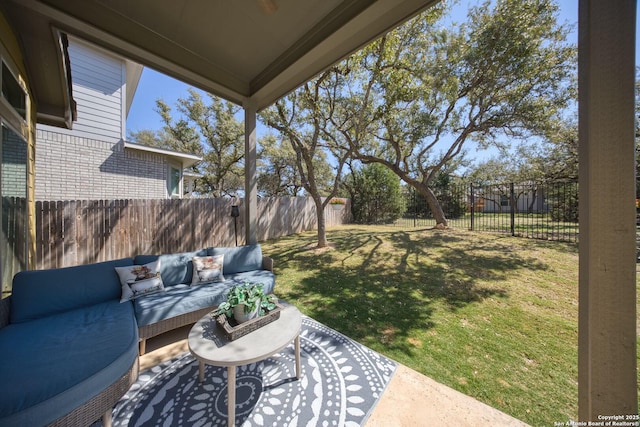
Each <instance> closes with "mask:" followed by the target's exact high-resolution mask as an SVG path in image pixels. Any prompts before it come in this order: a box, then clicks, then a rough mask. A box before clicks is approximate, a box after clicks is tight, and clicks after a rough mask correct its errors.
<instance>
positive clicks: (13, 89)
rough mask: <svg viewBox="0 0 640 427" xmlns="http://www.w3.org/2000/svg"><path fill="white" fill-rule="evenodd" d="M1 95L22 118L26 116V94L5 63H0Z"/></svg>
mask: <svg viewBox="0 0 640 427" xmlns="http://www.w3.org/2000/svg"><path fill="white" fill-rule="evenodd" d="M2 97H3V98H4V99H6V100H7V102H8V103H9V105H11V106H12V107H13V109H14V110H15V111H16V113H18V115H19V116H20V117H22V119H24V120H26V118H27V101H26V100H27V94H26V93H25V91H24V90H23V89H22V87H21V86H20V83H18V80H16V78H15V77H14V75H13V73H12V72H11V70H9V67H7V64H5V63H4V62H3V63H2Z"/></svg>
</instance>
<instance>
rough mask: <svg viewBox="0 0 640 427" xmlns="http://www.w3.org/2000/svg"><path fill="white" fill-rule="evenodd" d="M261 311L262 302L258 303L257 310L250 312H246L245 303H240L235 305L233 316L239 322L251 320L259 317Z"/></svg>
mask: <svg viewBox="0 0 640 427" xmlns="http://www.w3.org/2000/svg"><path fill="white" fill-rule="evenodd" d="M259 312H260V304H258V306H257V307H256V309H255V310H253V311H251V312H249V313H245V312H244V304H238V305H236V306H235V307H233V318H234V319H236V322H238V323H244V322H246V321H247V320H251V319H253V318H255V317H257V316H258V313H259Z"/></svg>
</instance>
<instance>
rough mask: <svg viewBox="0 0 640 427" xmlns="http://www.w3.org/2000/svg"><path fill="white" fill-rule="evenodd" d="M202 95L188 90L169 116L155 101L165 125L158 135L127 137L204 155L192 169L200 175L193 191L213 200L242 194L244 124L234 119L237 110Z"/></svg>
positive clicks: (141, 133) (146, 133)
mask: <svg viewBox="0 0 640 427" xmlns="http://www.w3.org/2000/svg"><path fill="white" fill-rule="evenodd" d="M205 97H206V99H208V101H209V102H208V103H206V102H205V100H204V99H203V96H202V95H200V93H199V92H197V91H195V90H194V89H189V96H188V97H187V98H179V99H178V101H177V106H176V109H177V110H178V113H180V116H179V117H178V118H175V119H174V117H173V116H172V110H171V107H169V106H168V105H167V104H166V103H165V102H164V101H162V100H160V99H159V100H157V101H156V107H157V109H156V111H157V112H158V114H160V116H161V118H162V121H163V123H164V126H163V128H162V129H161V130H160V131H158V132H153V131H149V130H143V131H139V132H132V133H131V134H130V135H129V137H130V138H131V139H132V140H134V141H136V142H139V143H141V144H145V145H151V146H157V147H161V148H167V149H170V150H175V151H179V152H183V153H191V154H197V155H200V156H203V162H201V163H199V164H196V165H194V166H193V169H194V172H197V173H199V174H201V175H202V178H200V179H198V181H197V184H196V189H195V191H196V192H198V193H201V194H208V195H211V196H213V197H220V196H235V195H237V194H238V192H240V191H244V124H243V123H242V122H241V121H238V120H237V119H236V118H235V115H236V114H237V113H238V112H239V111H240V107H238V106H236V105H234V104H232V103H230V102H227V101H224V100H222V99H220V98H218V97H217V96H214V95H206V96H205Z"/></svg>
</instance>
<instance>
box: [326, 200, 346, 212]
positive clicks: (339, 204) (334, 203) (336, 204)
mask: <svg viewBox="0 0 640 427" xmlns="http://www.w3.org/2000/svg"><path fill="white" fill-rule="evenodd" d="M329 204H330V205H331V207H332V208H333V209H335V210H340V209H342V208H344V205H345V202H344V200H342V199H331V201H330V202H329Z"/></svg>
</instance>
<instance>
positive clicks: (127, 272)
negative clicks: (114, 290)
mask: <svg viewBox="0 0 640 427" xmlns="http://www.w3.org/2000/svg"><path fill="white" fill-rule="evenodd" d="M116 272H117V273H118V277H120V285H121V286H122V297H121V298H120V302H125V301H131V300H133V299H136V298H138V297H141V296H144V295H151V294H153V293H156V292H164V283H162V277H161V276H160V261H159V260H158V261H154V262H150V263H148V264H144V265H131V266H128V267H116Z"/></svg>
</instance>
